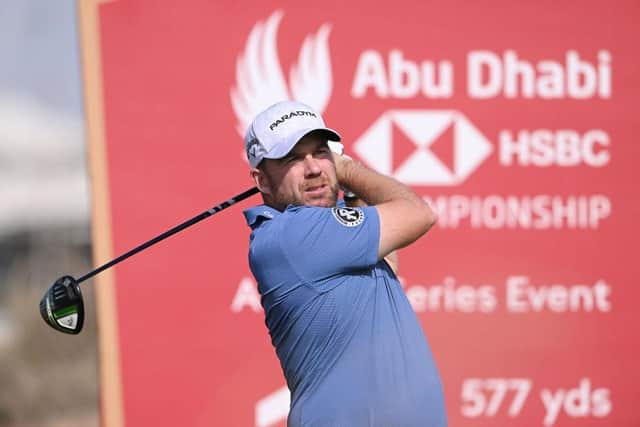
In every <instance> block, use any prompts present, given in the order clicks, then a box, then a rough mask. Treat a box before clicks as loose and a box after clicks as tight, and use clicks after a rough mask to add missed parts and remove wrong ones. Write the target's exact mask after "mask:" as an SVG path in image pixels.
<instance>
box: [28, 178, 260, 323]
mask: <svg viewBox="0 0 640 427" xmlns="http://www.w3.org/2000/svg"><path fill="white" fill-rule="evenodd" d="M256 193H258V189H257V188H256V187H253V188H251V189H249V190H247V191H245V192H243V193H240V194H238V195H237V196H234V197H232V198H230V199H229V200H227V201H224V202H222V203H220V204H219V205H217V206H214V207H212V208H211V209H208V210H206V211H204V212H202V213H201V214H199V215H197V216H195V217H193V218H191V219H189V220H187V221H185V222H183V223H182V224H180V225H177V226H175V227H173V228H172V229H170V230H168V231H165V232H164V233H162V234H160V235H159V236H156V237H154V238H153V239H151V240H149V241H147V242H145V243H143V244H141V245H140V246H137V247H135V248H133V249H131V250H130V251H129V252H126V253H124V254H122V255H120V256H119V257H117V258H115V259H113V260H111V261H109V262H107V263H106V264H103V265H101V266H100V267H98V268H96V269H94V270H91V271H90V272H88V273H87V274H85V275H84V276H82V277H80V278H79V279H76V278H74V277H73V276H62V277H60V278H59V279H57V280H56V281H55V282H54V283H53V285H51V286H50V287H49V289H47V291H46V292H45V294H44V296H43V297H42V300H40V314H41V315H42V318H43V319H44V321H45V322H46V323H47V324H48V325H49V326H51V327H52V328H54V329H56V330H58V331H61V332H65V333H67V334H78V333H80V331H81V330H82V325H83V324H84V303H83V300H82V292H80V283H82V282H84V281H85V280H87V279H90V278H91V277H93V276H95V275H96V274H98V273H100V272H101V271H104V270H106V269H107V268H109V267H112V266H114V265H116V264H118V263H119V262H121V261H124V260H125V259H127V258H129V257H131V256H133V255H135V254H137V253H138V252H140V251H142V250H144V249H146V248H148V247H149V246H152V245H155V244H156V243H158V242H159V241H161V240H164V239H166V238H167V237H170V236H172V235H174V234H176V233H178V232H179V231H182V230H184V229H185V228H187V227H190V226H192V225H193V224H195V223H197V222H200V221H202V220H203V219H205V218H208V217H210V216H211V215H214V214H216V213H218V212H220V211H221V210H223V209H226V208H228V207H229V206H231V205H234V204H236V203H238V202H240V201H242V200H244V199H246V198H247V197H250V196H253V195H254V194H256Z"/></svg>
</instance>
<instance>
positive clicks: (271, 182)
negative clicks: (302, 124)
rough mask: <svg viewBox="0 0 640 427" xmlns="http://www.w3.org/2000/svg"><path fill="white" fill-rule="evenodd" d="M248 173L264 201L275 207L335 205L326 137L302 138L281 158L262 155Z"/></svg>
mask: <svg viewBox="0 0 640 427" xmlns="http://www.w3.org/2000/svg"><path fill="white" fill-rule="evenodd" d="M252 174H253V175H254V177H257V180H258V182H259V186H260V187H261V188H260V190H261V191H262V192H263V194H264V195H265V201H267V202H268V203H269V204H271V205H273V207H275V208H276V209H279V210H284V209H285V208H286V207H287V205H296V206H300V205H308V206H321V207H331V206H335V205H336V200H337V198H338V179H337V176H336V169H335V164H334V163H333V154H332V153H331V150H330V149H329V147H328V145H327V140H326V138H324V137H323V136H322V135H319V134H317V133H311V134H309V135H307V136H305V137H304V138H302V139H301V140H300V141H299V142H298V143H297V144H296V145H295V147H293V149H292V150H291V151H290V152H289V154H287V155H286V156H285V157H283V158H282V159H264V160H263V161H262V163H261V165H260V169H257V170H254V172H252Z"/></svg>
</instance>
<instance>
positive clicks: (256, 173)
mask: <svg viewBox="0 0 640 427" xmlns="http://www.w3.org/2000/svg"><path fill="white" fill-rule="evenodd" d="M249 174H250V175H251V179H252V180H253V182H255V183H256V187H258V190H260V192H261V193H264V194H271V186H270V185H269V180H268V179H267V176H266V175H265V173H264V171H262V170H260V169H258V168H251V171H249Z"/></svg>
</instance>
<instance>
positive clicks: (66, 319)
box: [40, 276, 84, 334]
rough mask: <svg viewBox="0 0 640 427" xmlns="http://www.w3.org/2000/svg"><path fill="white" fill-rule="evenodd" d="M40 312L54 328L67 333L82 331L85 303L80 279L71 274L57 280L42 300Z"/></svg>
mask: <svg viewBox="0 0 640 427" xmlns="http://www.w3.org/2000/svg"><path fill="white" fill-rule="evenodd" d="M40 314H41V315H42V318H43V319H44V321H45V322H46V323H47V324H48V325H49V326H51V327H52V328H53V329H56V330H58V331H60V332H64V333H67V334H78V333H80V331H81V330H82V325H83V324H84V303H83V301H82V292H80V284H79V283H78V281H77V280H76V279H74V278H73V277H71V276H62V277H60V278H59V279H58V280H56V281H55V282H54V283H53V285H51V286H50V287H49V289H47V292H45V294H44V296H43V297H42V299H41V300H40Z"/></svg>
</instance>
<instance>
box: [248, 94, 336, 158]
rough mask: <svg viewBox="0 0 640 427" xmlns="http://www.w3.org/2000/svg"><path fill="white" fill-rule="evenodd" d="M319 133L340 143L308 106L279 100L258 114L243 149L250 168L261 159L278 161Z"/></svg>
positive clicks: (332, 131) (316, 113) (333, 131)
mask: <svg viewBox="0 0 640 427" xmlns="http://www.w3.org/2000/svg"><path fill="white" fill-rule="evenodd" d="M313 131H321V132H323V133H324V135H325V136H326V137H327V139H328V140H329V141H340V135H339V134H338V133H337V132H336V131H335V130H333V129H329V128H327V127H326V126H325V124H324V120H322V116H320V114H319V113H318V112H316V111H314V110H313V109H312V108H311V107H309V106H308V105H305V104H303V103H301V102H297V101H282V102H278V103H277V104H274V105H272V106H270V107H269V108H267V109H266V110H264V111H263V112H261V113H260V114H258V115H257V116H256V118H255V119H254V120H253V122H252V123H251V125H250V126H249V128H248V129H247V132H246V133H245V136H244V148H245V150H246V152H247V159H248V160H249V164H250V165H251V167H256V166H257V165H258V164H259V163H260V162H261V161H262V159H281V158H282V157H284V156H286V155H287V154H288V153H289V151H291V149H292V148H293V147H294V146H295V145H296V144H297V143H298V141H300V140H301V139H302V138H303V137H304V136H305V135H307V134H308V133H310V132H313Z"/></svg>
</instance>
